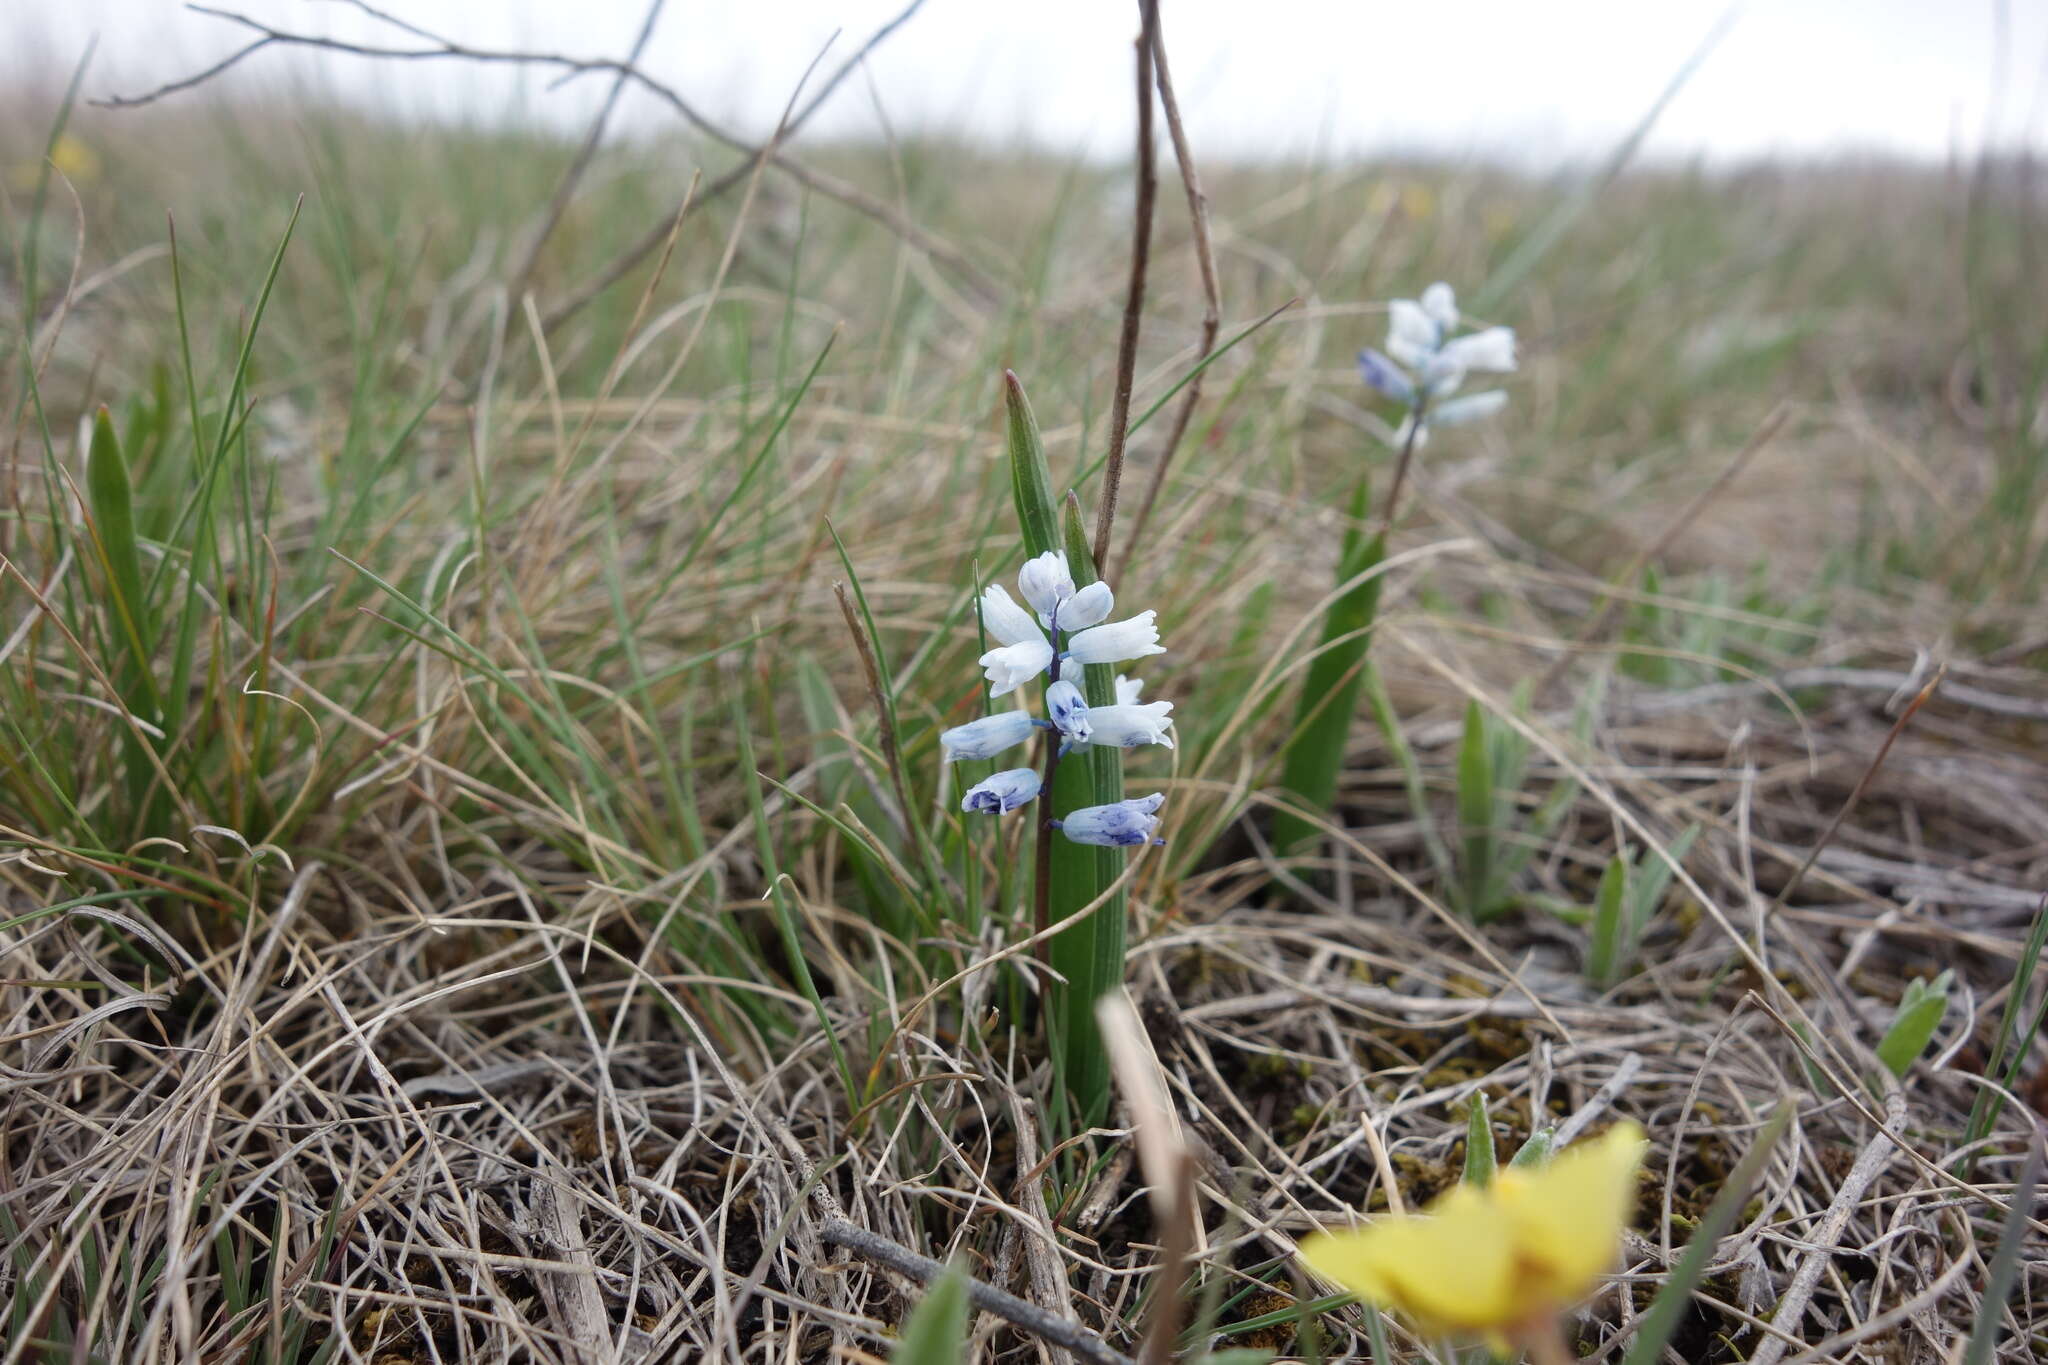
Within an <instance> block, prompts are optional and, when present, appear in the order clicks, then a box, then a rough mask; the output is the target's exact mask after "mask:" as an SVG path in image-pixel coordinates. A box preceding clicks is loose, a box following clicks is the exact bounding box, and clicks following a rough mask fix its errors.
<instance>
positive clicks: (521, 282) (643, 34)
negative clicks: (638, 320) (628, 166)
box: [505, 0, 687, 304]
mask: <svg viewBox="0 0 2048 1365" xmlns="http://www.w3.org/2000/svg"><path fill="white" fill-rule="evenodd" d="M667 3H668V0H652V3H650V4H649V5H648V6H647V17H646V18H644V19H642V20H641V21H640V32H639V34H638V35H637V36H635V37H634V39H633V50H632V51H631V52H629V53H628V54H627V55H626V65H627V66H628V67H631V66H635V65H637V64H638V63H639V61H640V57H641V55H642V54H643V53H645V52H646V51H647V42H648V40H649V39H650V38H652V37H653V36H654V26H655V24H656V23H657V22H659V21H660V19H661V11H662V8H663V7H664V6H665V5H666V4H667ZM631 79H632V77H631V76H630V75H628V74H627V72H626V71H624V70H621V71H619V72H618V73H617V74H616V75H614V76H613V77H612V84H611V89H610V90H608V91H606V92H605V97H604V103H603V105H601V106H600V107H599V108H598V111H597V116H596V117H595V118H593V119H591V121H590V127H589V129H588V130H587V131H586V132H585V133H584V135H583V144H582V145H581V146H580V147H578V148H577V149H576V156H575V158H574V159H573V160H571V161H570V162H569V169H568V170H566V171H564V172H563V173H562V178H561V180H560V181H558V182H557V183H556V185H555V194H554V198H552V199H550V200H549V201H548V208H547V213H546V214H545V215H543V216H542V218H541V220H540V222H539V224H537V225H536V226H535V228H534V230H533V233H532V235H531V236H529V237H528V239H527V242H526V246H525V248H524V249H523V250H522V251H521V252H520V254H519V264H518V265H517V266H515V267H513V269H512V272H511V274H510V275H509V276H508V277H507V280H508V283H507V284H506V286H505V293H506V295H507V296H508V297H510V298H511V300H512V301H513V302H514V303H515V304H516V303H517V302H518V301H519V296H520V295H521V294H524V293H525V292H526V283H527V281H528V280H529V279H531V278H532V276H533V267H534V265H535V264H536V263H537V262H538V261H539V260H540V252H541V248H542V247H544V246H546V245H547V241H548V238H549V237H551V236H553V235H554V231H555V227H556V226H557V225H558V224H559V223H560V222H561V221H562V215H563V214H564V213H566V212H568V209H569V201H570V200H572V199H574V198H575V197H576V189H577V187H578V186H579V185H581V184H582V183H583V174H584V172H585V171H587V170H589V169H590V163H591V160H592V159H593V158H594V157H595V156H596V155H597V149H598V147H599V145H600V144H602V143H603V141H604V130H605V128H606V127H607V126H608V125H609V124H610V123H611V118H612V111H613V110H614V109H616V108H618V106H619V97H620V96H621V95H623V94H625V93H626V85H627V83H628V82H629V81H630V80H631ZM685 202H687V199H686V200H685Z"/></svg>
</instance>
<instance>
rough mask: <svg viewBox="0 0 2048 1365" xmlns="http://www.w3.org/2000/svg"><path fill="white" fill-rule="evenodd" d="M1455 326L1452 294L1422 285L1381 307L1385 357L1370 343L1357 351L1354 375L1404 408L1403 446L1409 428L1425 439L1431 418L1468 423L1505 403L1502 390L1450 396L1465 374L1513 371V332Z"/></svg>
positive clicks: (1398, 437) (1444, 287) (1399, 436)
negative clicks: (1461, 331) (1459, 330)
mask: <svg viewBox="0 0 2048 1365" xmlns="http://www.w3.org/2000/svg"><path fill="white" fill-rule="evenodd" d="M1457 326H1458V301H1457V296H1456V295H1455V294H1454V293H1453V292H1452V290H1451V287H1450V286H1449V285H1448V284H1445V283H1443V282H1442V281H1441V280H1439V281H1438V282H1437V283H1435V284H1432V285H1431V286H1429V288H1427V289H1425V290H1423V291H1422V297H1421V298H1420V299H1395V300H1393V301H1392V302H1391V303H1389V304H1388V305H1387V342H1386V347H1387V349H1386V351H1385V353H1384V354H1382V353H1381V352H1379V351H1376V350H1374V349H1372V348H1371V347H1370V346H1368V347H1366V348H1365V349H1364V350H1362V351H1360V352H1359V353H1358V373H1359V375H1360V376H1361V377H1362V378H1363V379H1364V380H1365V382H1366V383H1367V384H1368V385H1370V386H1371V387H1372V388H1373V389H1374V390H1375V391H1376V392H1378V393H1381V394H1384V395H1386V396H1387V397H1388V398H1391V399H1393V400H1394V401H1395V402H1397V403H1399V404H1401V406H1403V407H1404V408H1406V409H1408V415H1407V420H1406V421H1404V422H1403V423H1402V424H1401V427H1400V430H1398V431H1396V432H1395V433H1394V443H1395V444H1396V445H1406V444H1407V442H1408V439H1409V435H1410V433H1411V432H1412V433H1413V435H1414V440H1415V444H1416V445H1418V446H1420V445H1422V444H1424V443H1425V442H1426V441H1428V439H1429V427H1430V424H1431V423H1435V424H1438V425H1442V426H1452V425H1456V424H1457V423H1460V422H1475V421H1478V420H1480V419H1481V418H1484V417H1490V416H1492V415H1493V414H1495V413H1497V412H1499V411H1500V410H1501V409H1502V408H1503V407H1505V406H1506V405H1507V401H1508V399H1507V394H1506V393H1504V392H1502V391H1501V390H1498V389H1494V390H1489V391H1488V392H1485V393H1475V394H1469V395H1467V396H1466V397H1464V398H1452V397H1451V395H1452V394H1454V393H1456V392H1457V390H1458V387H1459V386H1460V385H1462V384H1463V383H1464V382H1465V378H1466V376H1467V375H1471V374H1507V373H1510V372H1512V371H1513V370H1514V368H1515V333H1514V329H1513V328H1509V327H1488V328H1486V329H1485V330H1483V331H1479V332H1473V333H1471V334H1470V335H1467V336H1461V337H1453V336H1452V335H1451V333H1452V331H1453V330H1455V329H1456V327H1457ZM1404 366H1405V367H1406V369H1404V368H1403V367H1404ZM1409 371H1414V375H1413V376H1411V375H1410V373H1409ZM1439 400H1442V401H1439Z"/></svg>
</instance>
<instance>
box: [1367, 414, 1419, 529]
mask: <svg viewBox="0 0 2048 1365" xmlns="http://www.w3.org/2000/svg"><path fill="white" fill-rule="evenodd" d="M1427 409H1428V401H1427V400H1426V399H1425V400H1424V402H1423V405H1422V406H1421V407H1418V408H1416V409H1415V411H1414V412H1413V413H1412V414H1411V415H1410V416H1409V419H1408V435H1407V436H1406V437H1405V438H1404V439H1403V440H1402V442H1401V453H1400V455H1399V456H1398V457H1397V458H1396V459H1395V460H1394V479H1393V482H1392V483H1390V484H1388V485H1387V502H1386V506H1384V507H1382V508H1380V531H1379V533H1380V534H1381V535H1385V534H1387V533H1388V532H1389V531H1391V530H1393V529H1394V512H1395V509H1397V508H1398V507H1399V506H1400V503H1401V489H1402V486H1403V485H1405V484H1406V483H1407V482H1408V467H1409V466H1410V465H1412V464H1414V463H1415V443H1416V442H1417V440H1419V439H1420V438H1421V436H1422V418H1423V414H1424V413H1425V412H1426V411H1427Z"/></svg>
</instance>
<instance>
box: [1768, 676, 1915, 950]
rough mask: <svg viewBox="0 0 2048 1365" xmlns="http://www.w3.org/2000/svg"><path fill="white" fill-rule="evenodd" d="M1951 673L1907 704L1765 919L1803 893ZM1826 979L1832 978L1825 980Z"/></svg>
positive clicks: (1776, 898)
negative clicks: (1905, 735)
mask: <svg viewBox="0 0 2048 1365" xmlns="http://www.w3.org/2000/svg"><path fill="white" fill-rule="evenodd" d="M1947 672H1948V669H1947V667H1946V666H1945V665H1944V666H1943V667H1940V668H1937V669H1935V670H1934V676H1933V677H1931V678H1929V679H1928V680H1927V684H1926V686H1924V687H1922V688H1921V689H1920V691H1919V692H1918V693H1917V694H1915V696H1914V697H1913V700H1911V701H1909V702H1907V703H1906V709H1905V710H1903V711H1901V712H1900V713H1899V718H1898V719H1897V720H1895V721H1893V722H1892V728H1891V729H1890V730H1887V731H1886V732H1885V736H1884V743H1882V744H1880V745H1878V746H1877V754H1876V756H1875V757H1874V758H1872V759H1871V760H1870V766H1869V767H1867V768H1865V769H1864V770H1863V776H1861V777H1859V778H1857V779H1856V785H1855V786H1854V787H1852V788H1851V789H1850V791H1849V799H1848V800H1846V801H1844V802H1843V803H1842V808H1841V809H1840V810H1838V811H1836V812H1835V818H1834V819H1832V820H1830V821H1828V827H1827V828H1826V829H1824V830H1822V831H1821V835H1820V838H1818V839H1816V840H1814V841H1813V847H1812V848H1811V849H1810V850H1808V852H1807V854H1806V861H1804V862H1802V863H1801V864H1799V870H1798V871H1797V872H1794V873H1793V874H1792V876H1791V878H1790V879H1789V880H1787V881H1786V883H1785V885H1784V886H1783V887H1781V888H1780V889H1779V891H1778V894H1777V896H1776V897H1774V898H1773V899H1772V901H1771V907H1770V909H1769V910H1767V911H1766V912H1765V916H1764V917H1765V918H1766V919H1768V918H1770V917H1771V916H1773V915H1775V914H1777V913H1778V912H1779V911H1780V910H1782V909H1784V908H1785V906H1786V904H1787V903H1788V902H1790V901H1791V899H1792V893H1793V892H1794V891H1796V890H1798V889H1799V883H1800V882H1802V881H1804V880H1805V879H1806V874H1807V873H1808V872H1810V871H1811V870H1812V869H1813V865H1814V863H1815V862H1816V861H1818V860H1819V858H1820V855H1821V852H1822V850H1824V849H1826V848H1827V846H1828V845H1829V844H1830V843H1832V842H1834V838H1835V835H1836V833H1837V832H1838V831H1840V829H1841V828H1842V822H1843V821H1844V820H1847V819H1848V818H1849V812H1851V811H1853V810H1855V809H1856V803H1857V802H1859V801H1861V800H1862V799H1863V793H1864V792H1865V791H1867V790H1869V788H1870V783H1871V781H1872V779H1874V778H1875V777H1876V776H1877V770H1878V769H1879V768H1881V767H1883V766H1884V760H1885V756H1886V755H1887V754H1889V753H1891V751H1892V745H1893V744H1895V743H1897V742H1898V738H1899V736H1900V734H1902V733H1903V732H1904V731H1905V728H1906V726H1908V725H1909V724H1911V723H1912V720H1913V717H1914V716H1916V715H1918V714H1919V712H1920V708H1921V707H1923V706H1925V705H1926V704H1927V702H1928V699H1929V698H1931V697H1932V696H1933V695H1934V693H1935V691H1936V690H1937V689H1938V688H1940V686H1941V680H1942V677H1943V675H1945V674H1946V673H1947ZM1823 979H1828V978H1825V977H1823Z"/></svg>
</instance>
